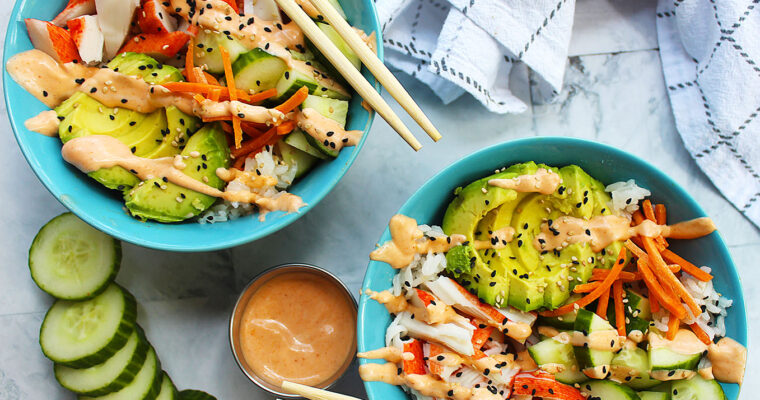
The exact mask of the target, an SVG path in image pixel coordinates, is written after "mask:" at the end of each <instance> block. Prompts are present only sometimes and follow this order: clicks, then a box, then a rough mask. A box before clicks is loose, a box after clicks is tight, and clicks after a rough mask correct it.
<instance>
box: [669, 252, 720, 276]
mask: <svg viewBox="0 0 760 400" xmlns="http://www.w3.org/2000/svg"><path fill="white" fill-rule="evenodd" d="M660 254H662V258H664V259H665V261H667V262H669V263H673V264H678V265H679V266H680V267H681V269H683V270H684V272H687V273H689V274H690V275H691V276H693V277H695V278H697V279H699V280H700V281H703V282H707V281H709V280H711V279H712V278H713V276H712V275H710V274H708V273H707V272H705V271H702V270H701V269H700V268H698V267H697V266H696V265H694V264H692V263H690V262H688V261H686V260H684V259H683V258H681V256H679V255H678V254H676V253H673V252H672V251H670V250H667V249H665V250H663V251H662V252H661V253H660Z"/></svg>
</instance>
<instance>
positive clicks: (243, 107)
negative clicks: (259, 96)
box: [193, 99, 285, 124]
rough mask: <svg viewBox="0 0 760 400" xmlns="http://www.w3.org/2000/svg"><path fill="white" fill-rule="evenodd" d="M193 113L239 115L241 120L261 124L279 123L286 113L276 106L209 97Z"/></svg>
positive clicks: (210, 116)
mask: <svg viewBox="0 0 760 400" xmlns="http://www.w3.org/2000/svg"><path fill="white" fill-rule="evenodd" d="M193 113H194V114H195V115H197V116H199V117H202V118H215V117H225V116H228V115H237V116H238V118H240V120H241V121H247V122H256V123H260V124H270V123H278V122H281V121H283V120H284V119H285V115H284V114H283V113H281V112H280V111H278V110H276V109H274V108H266V107H262V106H253V105H250V104H245V103H241V102H239V101H213V100H209V99H206V100H203V102H202V103H200V104H199V105H198V106H196V107H195V108H194V109H193Z"/></svg>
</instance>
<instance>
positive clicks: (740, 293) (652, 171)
mask: <svg viewBox="0 0 760 400" xmlns="http://www.w3.org/2000/svg"><path fill="white" fill-rule="evenodd" d="M538 143H540V144H543V145H546V146H548V145H555V146H562V145H570V144H574V145H580V146H585V147H588V148H590V149H592V150H596V151H598V152H600V153H605V154H607V155H609V158H613V159H626V160H627V161H630V162H632V163H634V164H640V165H642V166H643V167H644V169H643V171H645V172H646V173H647V174H648V175H651V176H653V177H654V178H655V179H656V180H659V181H662V182H664V183H665V184H667V185H669V186H671V187H672V188H673V189H674V191H675V192H676V193H677V194H678V195H679V196H680V198H681V201H683V202H685V203H687V205H688V207H690V208H693V209H694V210H696V211H697V213H698V214H700V215H701V216H707V214H706V213H705V211H704V210H703V209H702V207H701V206H700V205H699V203H697V201H696V200H694V198H693V197H692V196H691V195H690V194H689V193H688V192H687V191H686V190H684V188H683V187H681V185H679V184H678V183H677V182H675V181H674V180H673V179H671V178H670V177H669V176H668V175H666V174H665V173H663V172H662V171H660V169H659V168H657V167H655V166H654V165H652V164H651V163H649V162H648V161H646V160H644V159H642V158H640V157H638V156H636V155H634V154H632V153H629V152H626V151H624V150H621V149H618V148H616V147H614V146H611V145H608V144H605V143H601V142H595V141H591V140H586V139H580V138H574V137H563V136H538V137H535V136H534V137H527V138H520V139H513V140H508V141H505V142H501V143H497V144H494V145H490V146H488V147H485V148H482V149H480V150H477V151H475V152H473V153H470V154H468V155H466V156H464V157H463V158H460V159H459V160H457V161H454V162H453V163H451V164H449V165H448V166H446V167H444V168H443V169H442V170H440V171H439V172H438V173H436V174H435V175H433V176H432V177H431V178H429V179H428V180H427V181H425V183H423V184H422V186H420V187H419V188H418V189H417V190H416V191H415V192H414V193H413V194H412V195H411V196H410V197H409V199H407V201H406V202H404V204H403V205H402V206H401V208H399V210H398V211H397V213H399V214H403V213H404V212H405V210H408V209H410V208H411V207H412V206H413V205H414V204H416V203H417V202H419V201H420V200H421V197H422V193H423V192H426V191H427V190H426V189H427V188H428V187H431V186H434V185H436V184H437V183H438V182H440V181H445V180H446V178H447V176H449V175H450V174H451V172H452V171H454V170H456V169H461V168H463V166H464V165H466V164H468V163H471V162H472V160H473V159H476V158H478V157H479V156H480V155H481V154H484V153H490V152H496V151H499V150H500V149H501V148H519V147H521V146H528V145H535V144H538ZM467 183H469V182H459V183H458V184H460V185H461V184H467ZM421 222H422V223H430V221H421ZM715 233H716V234H717V235H715V237H714V238H713V240H715V241H716V243H717V245H718V246H717V247H718V249H719V252H720V253H721V256H723V257H724V258H725V259H726V260H727V263H726V264H725V268H726V270H727V271H728V272H729V273H728V274H727V275H728V276H726V277H725V278H726V279H727V280H730V281H731V284H733V285H734V286H735V287H736V289H737V293H736V295H735V296H733V297H732V298H731V300H733V302H734V303H733V305H732V307H735V306H739V307H740V309H741V310H742V315H743V318H742V319H740V324H739V326H738V327H737V329H738V330H739V333H740V335H741V336H743V337H739V338H733V339H736V340H737V341H738V342H739V343H742V344H743V345H744V346H745V347H746V348H747V349H749V338H748V335H747V309H746V305H745V303H744V290H743V287H742V284H741V278H740V276H739V272H738V271H737V269H736V266H735V264H734V261H733V258H732V257H731V253H730V252H729V250H728V246H726V243H725V242H724V241H723V237H722V235H721V234H720V232H719V231H717V230H716V231H715ZM389 238H390V232H389V228H388V227H387V226H386V227H385V229H384V230H383V233H382V234H381V236H380V237H379V240H378V242H377V243H381V242H384V241H386V240H389ZM381 264H382V263H381V262H379V261H372V260H370V261H369V263H368V265H367V269H366V271H365V274H364V279H363V280H362V288H361V291H362V292H363V291H364V290H365V289H368V288H369V281H370V271H371V270H373V269H375V266H376V265H381ZM369 300H370V299H369V298H368V297H367V296H365V295H362V296H360V298H359V314H358V315H357V326H356V329H357V332H356V338H357V349H358V351H360V352H361V351H367V349H366V343H365V338H366V336H367V335H368V332H369V331H370V329H371V328H370V327H368V325H369V324H370V323H369V321H366V318H365V309H366V307H367V304H368V302H369ZM368 362H370V360H367V359H359V364H360V365H363V364H366V363H368ZM745 374H746V370H745ZM362 383H363V384H364V388H365V390H366V391H367V395H368V398H369V399H370V400H372V399H373V397H372V396H373V394H374V393H375V390H374V389H373V386H374V385H375V384H378V383H379V382H366V381H363V382H362ZM738 386H739V389H738V391H737V399H738V398H739V394H740V393H741V386H742V385H738Z"/></svg>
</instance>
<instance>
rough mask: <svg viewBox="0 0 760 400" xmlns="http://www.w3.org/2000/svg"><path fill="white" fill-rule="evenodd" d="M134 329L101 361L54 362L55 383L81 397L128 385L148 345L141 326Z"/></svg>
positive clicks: (115, 389)
mask: <svg viewBox="0 0 760 400" xmlns="http://www.w3.org/2000/svg"><path fill="white" fill-rule="evenodd" d="M135 328H136V329H135V330H134V331H133V332H132V335H131V336H130V337H129V340H128V341H127V344H126V345H124V347H122V348H121V350H119V351H118V352H116V354H114V355H113V356H111V358H109V359H108V360H106V361H105V362H103V363H102V364H98V365H96V366H94V367H90V368H79V369H77V368H70V367H66V366H63V365H61V364H55V367H54V371H55V378H56V379H57V380H58V383H60V384H61V386H63V387H65V388H66V389H69V390H71V391H72V392H75V393H78V394H81V395H84V396H103V395H106V394H108V393H112V392H116V391H119V390H121V389H122V388H124V387H126V386H127V385H129V384H130V383H131V382H132V381H133V380H134V378H135V376H136V375H137V374H138V373H139V372H140V369H142V366H143V364H144V363H145V359H146V357H147V355H148V349H149V348H150V345H149V344H148V342H147V340H145V336H144V335H143V332H142V329H140V327H139V326H137V325H135Z"/></svg>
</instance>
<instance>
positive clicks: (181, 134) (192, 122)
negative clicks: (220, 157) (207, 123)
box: [142, 106, 202, 158]
mask: <svg viewBox="0 0 760 400" xmlns="http://www.w3.org/2000/svg"><path fill="white" fill-rule="evenodd" d="M166 122H167V127H166V130H165V131H162V133H161V135H162V136H163V137H162V138H161V139H160V142H158V141H157V142H158V143H159V145H158V146H157V147H156V148H155V149H153V151H151V152H149V153H146V154H145V155H144V156H142V157H145V158H161V157H172V156H175V155H177V154H178V153H179V152H180V151H181V150H182V149H184V148H185V143H186V142H187V140H188V139H189V138H190V136H192V135H193V133H195V131H197V130H198V129H199V128H200V127H201V125H202V123H201V120H200V119H198V118H196V117H195V116H193V115H188V114H185V113H184V112H182V111H180V109H179V108H177V107H175V106H169V107H166Z"/></svg>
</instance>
